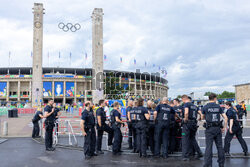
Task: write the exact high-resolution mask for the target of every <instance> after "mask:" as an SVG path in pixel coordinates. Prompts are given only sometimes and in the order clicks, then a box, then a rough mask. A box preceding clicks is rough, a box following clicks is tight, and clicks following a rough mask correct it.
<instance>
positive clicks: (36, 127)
mask: <svg viewBox="0 0 250 167" xmlns="http://www.w3.org/2000/svg"><path fill="white" fill-rule="evenodd" d="M42 118H43V113H42V111H41V108H37V112H36V114H35V116H34V118H33V119H32V123H33V131H32V138H38V137H40V136H39V132H40V127H39V123H38V122H39V121H40V119H42Z"/></svg>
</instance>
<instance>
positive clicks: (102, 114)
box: [96, 107, 113, 151]
mask: <svg viewBox="0 0 250 167" xmlns="http://www.w3.org/2000/svg"><path fill="white" fill-rule="evenodd" d="M97 116H100V117H101V124H102V127H100V126H99V124H98V123H97V151H101V150H102V136H103V132H104V131H105V132H107V133H108V146H111V145H112V140H113V130H112V128H110V127H109V126H108V125H107V124H106V112H105V111H104V109H103V108H102V107H100V108H98V109H97V110H96V117H97Z"/></svg>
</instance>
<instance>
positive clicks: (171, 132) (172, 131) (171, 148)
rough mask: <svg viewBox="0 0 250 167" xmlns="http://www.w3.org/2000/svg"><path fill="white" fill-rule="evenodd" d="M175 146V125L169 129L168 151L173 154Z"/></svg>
mask: <svg viewBox="0 0 250 167" xmlns="http://www.w3.org/2000/svg"><path fill="white" fill-rule="evenodd" d="M175 146H176V128H175V124H173V125H171V126H170V128H169V151H171V152H174V151H175Z"/></svg>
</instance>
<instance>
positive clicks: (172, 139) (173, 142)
mask: <svg viewBox="0 0 250 167" xmlns="http://www.w3.org/2000/svg"><path fill="white" fill-rule="evenodd" d="M169 105H170V106H171V107H173V109H174V102H173V101H170V103H169ZM175 112H176V110H175ZM176 132H177V131H176V128H175V113H171V114H170V126H169V146H168V148H169V149H168V153H169V154H173V153H174V150H175V145H176Z"/></svg>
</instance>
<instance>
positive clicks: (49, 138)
mask: <svg viewBox="0 0 250 167" xmlns="http://www.w3.org/2000/svg"><path fill="white" fill-rule="evenodd" d="M53 103H54V101H53V100H52V99H51V100H49V102H48V105H47V106H46V107H45V108H44V118H46V119H45V122H44V123H45V130H46V132H45V147H46V151H54V150H55V148H53V147H52V142H53V128H54V126H55V114H54V112H55V108H53Z"/></svg>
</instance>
